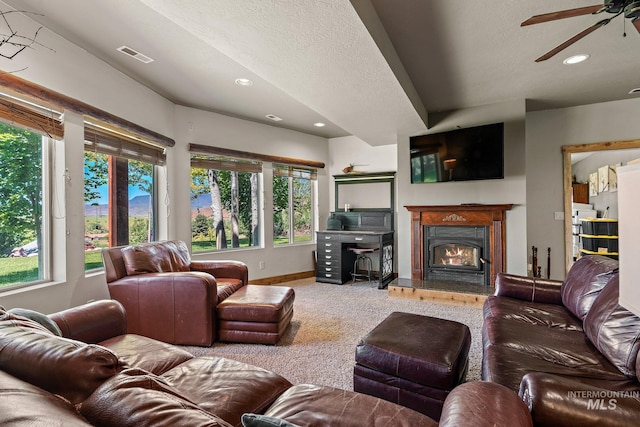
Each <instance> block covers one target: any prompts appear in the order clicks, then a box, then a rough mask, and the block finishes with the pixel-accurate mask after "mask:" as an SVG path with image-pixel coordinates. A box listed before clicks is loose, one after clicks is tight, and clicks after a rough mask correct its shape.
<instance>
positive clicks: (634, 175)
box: [618, 164, 640, 316]
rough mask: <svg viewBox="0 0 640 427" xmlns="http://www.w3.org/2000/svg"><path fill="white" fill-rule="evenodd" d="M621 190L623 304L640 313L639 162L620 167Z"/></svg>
mask: <svg viewBox="0 0 640 427" xmlns="http://www.w3.org/2000/svg"><path fill="white" fill-rule="evenodd" d="M618 184H619V187H618V188H619V193H620V203H619V208H620V217H619V218H620V224H619V228H618V231H619V232H620V239H619V248H618V249H619V250H620V305H622V306H624V307H626V308H627V309H629V310H631V311H633V312H634V313H635V314H636V315H638V316H640V287H638V280H639V279H640V273H639V270H638V267H637V264H636V262H638V256H639V255H640V248H639V247H638V235H640V222H638V211H640V199H639V198H638V186H640V164H635V165H629V166H624V167H622V168H620V170H619V175H618Z"/></svg>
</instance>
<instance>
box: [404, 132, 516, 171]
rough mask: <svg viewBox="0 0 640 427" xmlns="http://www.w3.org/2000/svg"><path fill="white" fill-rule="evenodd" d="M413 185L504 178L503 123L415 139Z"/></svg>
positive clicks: (421, 136) (413, 138)
mask: <svg viewBox="0 0 640 427" xmlns="http://www.w3.org/2000/svg"><path fill="white" fill-rule="evenodd" d="M409 147H410V149H409V151H410V153H411V182H412V183H430V182H450V181H471V180H479V179H501V178H504V123H494V124H490V125H484V126H475V127H470V128H465V129H456V130H452V131H449V132H441V133H433V134H429V135H419V136H413V137H411V138H410V140H409Z"/></svg>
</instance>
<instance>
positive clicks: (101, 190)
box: [84, 123, 165, 270]
mask: <svg viewBox="0 0 640 427" xmlns="http://www.w3.org/2000/svg"><path fill="white" fill-rule="evenodd" d="M164 162H165V157H164V151H163V149H162V148H161V147H156V146H153V145H151V144H148V143H144V142H141V141H139V140H136V139H133V138H131V137H130V136H127V135H124V134H122V133H115V132H114V131H113V130H111V129H105V128H103V127H100V126H96V125H94V124H92V123H86V124H85V152H84V201H85V208H84V214H85V270H91V269H95V268H100V267H102V256H101V253H100V249H101V248H105V247H113V246H121V245H129V244H137V243H144V242H150V241H153V240H155V235H156V221H155V218H156V216H155V207H156V191H155V188H156V182H155V181H156V180H155V176H156V168H157V166H160V165H164Z"/></svg>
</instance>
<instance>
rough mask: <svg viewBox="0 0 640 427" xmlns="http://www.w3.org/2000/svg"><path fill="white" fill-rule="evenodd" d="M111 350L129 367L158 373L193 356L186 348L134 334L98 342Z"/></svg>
mask: <svg viewBox="0 0 640 427" xmlns="http://www.w3.org/2000/svg"><path fill="white" fill-rule="evenodd" d="M100 345H101V346H103V347H106V348H108V349H110V350H112V351H113V352H114V353H115V354H117V355H118V357H119V358H120V360H121V361H122V362H123V363H124V364H126V365H127V366H129V367H131V368H140V369H144V370H145V371H148V372H151V373H153V374H156V375H160V374H162V373H164V372H166V371H168V370H169V369H171V368H174V367H176V366H178V365H179V364H181V363H183V362H186V361H187V360H189V359H192V358H193V355H192V354H191V353H189V352H188V351H186V350H183V349H181V348H180V347H176V346H175V345H171V344H167V343H164V342H162V341H158V340H154V339H152V338H147V337H143V336H141V335H136V334H126V335H119V336H117V337H113V338H110V339H108V340H106V341H102V342H100Z"/></svg>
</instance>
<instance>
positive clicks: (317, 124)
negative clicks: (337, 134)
mask: <svg viewBox="0 0 640 427" xmlns="http://www.w3.org/2000/svg"><path fill="white" fill-rule="evenodd" d="M313 125H314V126H315V127H317V128H321V127H325V126H326V125H325V124H324V123H322V122H317V123H314V124H313Z"/></svg>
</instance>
